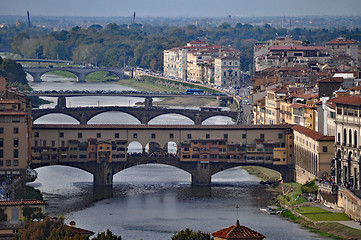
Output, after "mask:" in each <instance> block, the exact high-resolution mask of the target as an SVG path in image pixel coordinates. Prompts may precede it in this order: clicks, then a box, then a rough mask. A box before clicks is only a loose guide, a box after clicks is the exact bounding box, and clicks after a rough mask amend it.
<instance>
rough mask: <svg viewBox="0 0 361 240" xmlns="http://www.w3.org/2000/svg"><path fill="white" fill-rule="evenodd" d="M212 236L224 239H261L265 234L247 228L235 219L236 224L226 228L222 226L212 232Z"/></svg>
mask: <svg viewBox="0 0 361 240" xmlns="http://www.w3.org/2000/svg"><path fill="white" fill-rule="evenodd" d="M212 236H213V237H219V238H224V239H263V238H265V236H263V235H262V234H260V233H258V232H256V231H254V230H252V229H250V228H248V227H245V226H241V225H239V221H238V220H237V223H236V225H232V226H230V227H227V228H223V229H221V230H218V231H216V232H214V233H212Z"/></svg>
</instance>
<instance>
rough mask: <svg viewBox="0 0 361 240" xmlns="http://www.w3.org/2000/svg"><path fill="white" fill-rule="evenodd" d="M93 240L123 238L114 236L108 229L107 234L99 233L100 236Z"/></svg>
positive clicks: (120, 239) (118, 239) (116, 239)
mask: <svg viewBox="0 0 361 240" xmlns="http://www.w3.org/2000/svg"><path fill="white" fill-rule="evenodd" d="M92 240H122V237H121V236H117V235H114V234H113V233H112V232H111V231H110V230H109V229H107V232H106V233H104V232H102V233H98V235H97V236H96V237H95V238H93V239H92Z"/></svg>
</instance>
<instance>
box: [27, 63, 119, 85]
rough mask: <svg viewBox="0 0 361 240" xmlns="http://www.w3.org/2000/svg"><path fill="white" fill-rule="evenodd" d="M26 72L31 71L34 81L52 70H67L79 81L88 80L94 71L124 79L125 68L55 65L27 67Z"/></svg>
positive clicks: (39, 79)
mask: <svg viewBox="0 0 361 240" xmlns="http://www.w3.org/2000/svg"><path fill="white" fill-rule="evenodd" d="M24 70H25V72H27V73H29V74H30V75H31V76H32V77H33V79H34V82H41V76H42V75H43V74H45V73H48V72H52V71H66V72H71V73H73V74H75V76H76V77H77V81H78V82H86V80H85V79H86V76H87V75H88V74H90V73H93V72H99V71H105V72H109V73H112V74H114V75H116V76H117V77H118V78H119V79H124V78H125V75H124V70H123V69H121V68H70V67H55V68H41V67H38V68H35V67H25V68H24Z"/></svg>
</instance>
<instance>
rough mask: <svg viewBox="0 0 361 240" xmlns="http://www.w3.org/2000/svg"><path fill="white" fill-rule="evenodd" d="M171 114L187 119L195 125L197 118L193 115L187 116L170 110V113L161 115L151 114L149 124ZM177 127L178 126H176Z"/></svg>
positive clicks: (161, 113)
mask: <svg viewBox="0 0 361 240" xmlns="http://www.w3.org/2000/svg"><path fill="white" fill-rule="evenodd" d="M169 114H176V115H179V116H182V117H185V118H186V119H189V120H191V121H192V122H193V124H195V118H194V116H193V115H191V114H187V113H180V112H177V111H176V110H174V111H172V110H170V111H169V112H166V113H164V112H159V113H155V114H149V115H148V123H149V122H150V121H152V120H154V119H155V118H157V117H162V116H167V115H169ZM175 125H176V124H175Z"/></svg>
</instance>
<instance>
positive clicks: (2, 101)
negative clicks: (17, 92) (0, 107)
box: [0, 99, 20, 103]
mask: <svg viewBox="0 0 361 240" xmlns="http://www.w3.org/2000/svg"><path fill="white" fill-rule="evenodd" d="M0 103H20V101H19V100H10V99H0Z"/></svg>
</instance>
